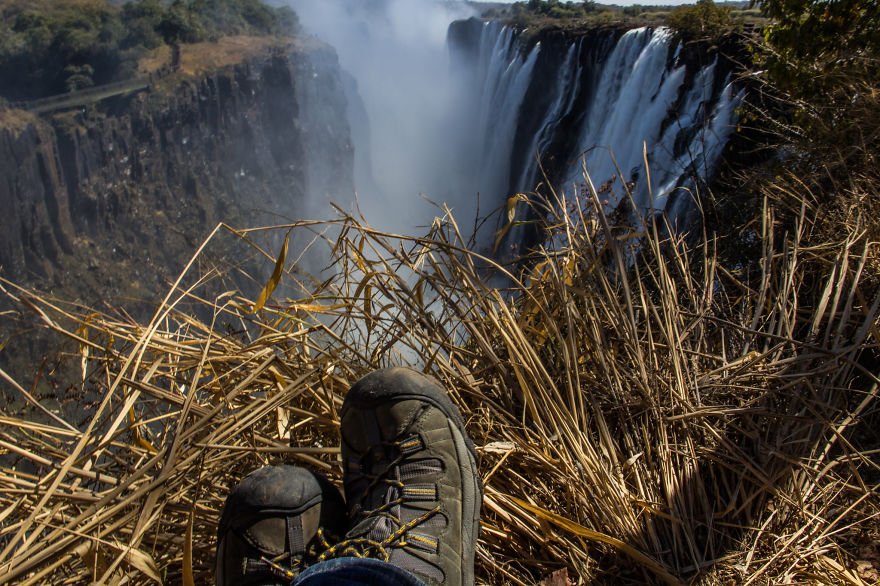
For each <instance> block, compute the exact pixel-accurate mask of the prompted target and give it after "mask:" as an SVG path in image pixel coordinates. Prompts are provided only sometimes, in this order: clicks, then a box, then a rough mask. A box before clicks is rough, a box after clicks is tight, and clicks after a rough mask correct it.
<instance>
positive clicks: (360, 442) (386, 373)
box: [216, 368, 482, 586]
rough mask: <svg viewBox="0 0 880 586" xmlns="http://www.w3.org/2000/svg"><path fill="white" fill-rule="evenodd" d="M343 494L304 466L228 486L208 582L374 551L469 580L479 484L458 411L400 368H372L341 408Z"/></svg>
mask: <svg viewBox="0 0 880 586" xmlns="http://www.w3.org/2000/svg"><path fill="white" fill-rule="evenodd" d="M340 428H341V435H342V464H343V485H344V492H345V497H344V500H343V496H342V495H341V494H340V492H339V490H338V489H337V488H336V487H334V486H333V485H332V484H330V483H329V482H328V481H327V480H326V479H324V478H323V477H321V476H318V475H316V474H314V473H312V472H310V471H308V470H306V469H304V468H298V467H293V466H269V467H265V468H261V469H259V470H257V471H255V472H253V473H251V474H250V475H248V476H247V477H246V478H245V479H244V480H242V482H241V483H240V484H238V485H237V486H236V487H235V488H234V489H233V490H232V492H231V493H230V494H229V496H228V498H227V500H226V504H225V506H224V508H223V514H222V517H221V520H220V527H219V530H218V540H217V564H216V580H217V584H218V585H220V586H226V585H227V584H229V585H231V584H240V585H244V584H273V583H278V584H289V583H290V580H291V579H292V578H293V577H295V576H296V574H298V573H299V572H300V571H301V570H303V569H304V568H306V567H308V566H310V565H312V564H315V563H318V562H321V561H324V560H327V559H331V558H339V557H370V558H375V559H379V560H382V561H385V562H388V563H391V564H393V565H395V566H397V567H399V568H402V569H404V570H407V571H409V572H410V573H412V574H414V575H415V576H416V577H418V578H419V579H421V580H422V581H424V582H426V583H427V584H431V585H434V584H438V585H439V584H443V585H453V584H455V585H460V584H472V583H473V582H474V574H473V570H474V552H475V546H476V541H477V534H478V531H479V517H480V503H481V501H482V487H481V483H480V477H479V473H478V471H477V464H476V455H475V452H474V447H473V444H472V443H471V441H470V439H469V438H468V437H467V433H466V432H465V429H464V421H463V420H462V417H461V415H460V414H459V411H458V409H457V408H456V407H455V405H453V404H452V402H451V401H450V400H449V397H448V396H447V395H446V392H445V391H444V390H443V388H442V387H440V386H439V385H438V384H437V382H436V381H434V380H433V379H431V378H428V377H426V376H424V375H422V374H420V373H418V372H416V371H414V370H411V369H408V368H390V369H386V370H380V371H376V372H373V373H371V374H369V375H367V376H366V377H364V378H362V379H361V380H360V381H358V382H357V383H356V384H355V385H354V386H353V387H352V388H351V390H350V391H349V393H348V395H347V396H346V398H345V402H344V403H343V406H342V417H341V426H340Z"/></svg>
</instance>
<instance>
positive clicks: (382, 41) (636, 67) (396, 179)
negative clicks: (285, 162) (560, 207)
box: [290, 0, 742, 249]
mask: <svg viewBox="0 0 880 586" xmlns="http://www.w3.org/2000/svg"><path fill="white" fill-rule="evenodd" d="M290 1H292V2H294V3H295V7H296V9H297V10H298V11H299V12H300V14H301V18H302V21H303V23H304V24H305V25H306V26H307V27H308V28H309V29H310V30H312V32H315V33H317V34H318V35H319V36H321V37H323V38H324V39H325V40H327V41H329V42H330V43H331V44H332V45H333V46H334V47H336V49H337V51H338V53H339V56H340V61H341V63H342V66H343V67H344V68H345V69H347V70H348V71H349V72H350V73H351V74H352V76H353V77H354V78H355V80H356V84H355V83H352V84H351V86H350V87H351V93H352V94H353V95H352V96H349V102H350V103H351V104H355V105H356V104H357V103H359V102H360V100H361V99H362V101H363V106H364V107H363V108H360V110H359V111H360V112H361V114H359V115H358V114H356V113H355V112H354V110H353V111H352V113H351V116H352V117H353V118H357V119H356V120H355V119H353V120H352V126H353V128H354V129H356V130H357V129H360V130H359V131H358V132H355V133H354V134H353V139H354V150H355V154H356V162H358V163H359V165H360V166H359V167H358V168H359V169H365V172H359V173H358V177H357V184H356V185H355V189H356V191H357V192H358V194H359V198H360V200H359V201H360V206H361V209H363V210H364V211H365V213H366V215H367V219H368V221H370V222H371V223H373V224H374V225H377V226H379V227H382V228H385V229H389V230H402V231H407V232H408V231H412V230H414V229H417V228H416V227H417V226H420V225H421V226H424V225H427V224H430V223H431V221H432V218H433V216H435V215H437V214H438V210H437V208H436V207H434V206H432V205H429V204H427V203H426V202H425V200H424V199H423V198H422V197H421V195H422V194H424V195H425V196H427V198H428V199H430V200H432V201H434V202H437V203H445V204H448V205H449V206H450V207H451V208H452V209H453V211H454V212H455V217H456V219H457V220H458V223H459V226H460V227H461V228H462V230H463V231H464V232H465V235H466V236H467V235H469V232H470V230H471V229H472V228H473V226H474V225H475V224H474V223H473V222H472V220H473V219H474V217H475V214H476V211H477V205H478V203H477V202H478V199H477V196H478V195H479V206H480V210H479V213H480V214H481V215H485V214H487V213H488V212H490V211H492V210H494V209H497V208H499V207H501V206H503V204H504V202H505V201H506V200H507V198H508V197H509V196H511V195H512V194H515V193H518V192H526V193H528V192H531V191H533V190H534V189H535V187H536V185H537V184H538V183H539V182H540V181H543V180H544V176H543V174H542V171H543V170H544V169H549V171H548V173H549V174H550V175H549V177H548V179H550V180H551V181H552V182H553V183H554V184H555V187H556V188H557V191H563V192H565V193H566V195H567V196H569V198H570V196H572V195H577V196H581V195H582V194H583V190H584V180H583V174H582V168H583V165H584V164H585V165H586V169H587V170H588V171H589V173H590V177H591V178H592V181H593V183H594V185H595V186H596V187H597V188H601V191H602V197H603V199H604V200H606V201H607V207H608V208H609V209H611V208H613V207H614V206H616V205H617V204H618V202H619V201H620V200H621V199H622V198H623V197H624V188H623V187H624V182H625V183H626V185H627V186H628V187H629V188H630V189H631V192H632V195H633V199H634V202H635V204H636V206H637V207H639V208H642V209H644V210H648V209H654V210H658V211H660V210H666V211H667V212H672V213H678V211H679V208H678V207H677V208H676V209H675V210H673V209H671V208H669V206H668V202H669V201H670V200H672V201H674V202H676V206H682V207H685V204H683V203H682V201H683V200H686V199H687V198H671V195H672V194H674V193H675V192H676V190H681V189H687V188H688V187H690V186H692V185H693V182H692V180H693V178H698V179H706V178H709V177H710V176H711V174H712V172H713V170H714V168H715V166H716V164H717V161H718V159H719V157H720V154H721V151H722V150H723V148H724V146H725V145H726V144H727V141H728V139H729V136H730V132H731V130H732V128H733V127H734V123H735V120H736V113H735V112H736V107H737V105H738V104H739V102H740V100H741V99H742V92H741V91H739V90H737V89H736V88H734V87H733V86H732V85H730V84H729V83H727V81H726V80H722V79H716V77H717V76H720V75H726V73H724V71H723V70H724V69H725V68H724V67H718V65H717V63H712V64H710V65H707V66H705V67H702V68H699V69H697V70H696V71H694V70H693V68H694V65H693V64H692V65H691V66H690V67H691V70H688V68H687V66H686V64H684V63H683V61H684V60H683V59H679V58H678V57H679V56H678V51H680V50H681V49H680V47H678V46H677V43H676V42H675V40H674V38H673V35H672V33H671V32H670V31H669V30H668V29H664V28H659V29H656V30H652V29H647V28H641V29H636V30H631V31H628V32H626V33H621V32H620V31H613V30H605V31H598V32H595V34H592V33H588V34H587V35H577V34H575V35H571V36H570V37H565V36H563V37H557V38H555V40H553V41H552V43H550V41H548V42H547V43H542V42H537V43H534V44H532V45H529V46H528V47H525V45H524V43H523V42H521V40H520V38H519V34H518V33H517V32H516V31H515V30H513V29H512V28H510V27H507V26H504V25H503V24H502V23H499V22H483V21H478V20H474V19H472V20H469V21H460V22H457V23H456V24H455V25H453V28H449V31H450V32H449V37H448V41H447V42H448V44H449V50H451V51H452V53H453V55H452V57H453V58H452V60H451V61H450V60H449V59H448V55H447V52H446V49H445V48H444V36H443V34H442V31H445V30H446V29H447V28H448V27H449V23H450V22H451V21H452V20H454V19H456V18H461V17H462V16H467V14H466V11H467V10H469V9H468V8H466V7H465V5H464V4H462V3H458V2H444V3H435V2H428V1H422V2H419V1H416V0H373V1H372V2H369V3H361V2H357V1H348V2H346V1H344V0H322V2H320V3H315V2H310V1H308V0H290ZM463 11H464V12H463ZM456 27H458V28H457V29H456V30H457V32H455V34H453V29H455V28H456ZM454 37H455V38H454ZM560 38H561V40H560ZM545 40H546V39H545ZM725 84H726V87H724V86H725ZM720 88H724V89H723V91H719V90H720ZM354 92H356V95H355V94H354ZM645 152H647V161H648V164H649V169H650V184H649V181H648V177H649V173H648V172H647V170H646V169H645V158H646V157H645V154H644V153H645ZM547 156H550V157H551V158H552V159H553V162H552V165H550V166H549V167H547V166H543V167H542V166H539V160H544V158H545V157H547ZM340 199H343V198H342V197H341V198H340ZM493 227H494V226H487V231H488V230H491V229H492V228H493ZM492 236H493V234H489V233H484V234H480V235H478V241H479V244H481V245H482V247H483V248H484V249H485V248H486V247H488V246H489V243H491V242H492V241H493V238H492ZM511 240H512V241H513V242H516V238H515V236H514V237H513V238H511ZM514 248H516V246H514Z"/></svg>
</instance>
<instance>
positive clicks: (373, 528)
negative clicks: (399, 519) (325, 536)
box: [348, 515, 398, 543]
mask: <svg viewBox="0 0 880 586" xmlns="http://www.w3.org/2000/svg"><path fill="white" fill-rule="evenodd" d="M397 527H398V526H397V524H396V523H394V521H392V520H391V519H389V518H388V517H385V516H382V515H376V516H375V517H367V518H366V519H364V520H363V521H361V522H360V523H358V524H357V525H355V526H354V527H353V528H352V529H351V531H349V532H348V536H349V539H351V538H358V539H369V540H371V541H378V542H380V543H381V542H384V541H385V540H386V539H388V537H389V536H390V535H391V534H392V533H394V532H395V531H396V530H397Z"/></svg>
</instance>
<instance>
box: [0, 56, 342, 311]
mask: <svg viewBox="0 0 880 586" xmlns="http://www.w3.org/2000/svg"><path fill="white" fill-rule="evenodd" d="M5 116H6V117H7V118H8V117H9V116H10V112H6V114H5ZM21 118H24V119H25V120H26V121H25V122H21V121H20V120H19V123H18V124H15V125H8V124H7V125H4V126H3V127H2V128H0V209H2V210H4V212H5V215H4V218H3V219H2V227H3V228H2V230H0V274H2V275H3V276H4V277H6V278H8V279H10V280H13V281H16V282H19V283H25V284H28V285H33V286H36V287H38V288H40V289H43V290H52V291H55V292H60V293H63V294H64V296H65V297H79V298H81V299H87V300H89V302H95V301H97V300H99V299H100V298H101V297H103V298H109V299H111V300H117V299H119V298H125V297H128V296H134V297H141V298H150V297H155V295H156V294H157V293H160V292H162V291H164V290H165V289H166V288H167V284H168V282H169V280H171V279H172V278H173V276H174V275H176V274H177V272H178V271H180V270H181V268H182V267H183V266H184V264H185V263H186V261H187V259H188V258H189V256H190V255H191V254H192V253H193V252H194V250H195V248H196V247H197V246H198V245H199V244H200V243H201V242H202V240H203V239H204V238H205V236H206V235H208V234H209V233H210V232H211V230H213V228H214V227H215V226H216V225H217V223H218V222H226V223H228V224H230V225H233V226H237V227H249V226H257V225H267V224H277V223H282V222H288V221H292V220H296V219H301V218H305V217H310V216H313V215H316V214H321V213H322V214H323V215H326V210H327V202H328V201H329V200H333V201H340V199H344V198H345V197H348V196H349V195H350V194H351V192H352V190H353V187H352V181H353V180H352V166H353V150H352V146H351V138H350V131H349V127H348V122H347V119H346V102H345V97H344V92H343V91H342V78H341V72H340V70H339V67H338V63H337V60H336V56H335V53H334V52H333V51H332V49H329V48H327V47H323V46H321V47H317V48H310V49H308V50H306V49H296V50H295V49H292V48H285V49H284V50H276V51H274V52H272V53H267V54H265V55H262V56H260V57H255V58H251V59H248V60H246V61H244V62H242V63H239V64H237V65H233V66H228V67H225V68H221V69H218V70H215V71H213V72H211V73H210V74H205V75H202V76H198V77H194V76H190V77H188V78H184V77H182V76H178V77H176V78H172V79H167V80H164V81H163V82H162V84H161V85H159V86H155V87H153V88H151V89H150V90H149V91H146V92H140V93H138V94H135V95H132V96H128V97H120V98H113V99H111V100H106V101H104V102H102V103H100V104H98V105H95V106H90V107H87V108H82V109H78V110H76V111H67V112H62V113H55V114H52V115H48V116H43V117H42V118H39V119H37V118H35V117H29V116H28V117H25V116H24V115H22V116H21ZM322 210H323V211H322Z"/></svg>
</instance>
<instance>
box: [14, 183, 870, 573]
mask: <svg viewBox="0 0 880 586" xmlns="http://www.w3.org/2000/svg"><path fill="white" fill-rule="evenodd" d="M594 197H595V194H594ZM595 201H596V200H595V199H594V200H593V205H592V209H593V213H591V214H583V213H581V212H580V211H579V210H577V209H574V208H571V207H568V208H567V206H566V205H565V202H560V204H561V205H560V209H569V212H568V213H564V214H561V215H558V216H557V217H556V218H555V220H554V226H553V230H554V233H555V234H556V235H557V236H556V237H555V238H552V239H550V240H549V241H548V244H547V245H546V248H545V249H543V250H542V251H540V252H539V253H537V255H536V256H535V258H533V259H532V260H531V262H530V263H529V267H530V269H529V270H528V271H527V272H526V273H524V274H513V273H512V269H510V270H506V269H505V268H503V267H500V266H497V265H495V264H494V263H493V262H491V261H490V260H489V259H486V258H483V257H480V256H479V255H478V254H476V253H474V252H471V251H469V250H468V249H467V247H466V246H465V245H464V243H463V241H462V238H461V236H460V234H459V231H458V229H457V226H456V225H455V223H454V220H453V219H452V218H451V215H448V214H447V215H445V216H444V218H443V219H437V220H436V221H435V223H434V225H433V226H432V227H431V230H430V233H429V234H428V235H427V236H425V237H422V238H416V237H409V236H401V235H392V234H385V233H380V232H377V231H375V230H373V229H371V228H370V227H369V226H367V225H365V224H364V223H363V222H361V221H359V220H357V219H355V218H352V217H344V218H342V219H341V220H339V221H336V222H330V223H327V224H316V223H301V224H296V225H292V226H280V227H276V228H274V230H275V231H277V233H278V235H279V236H282V235H283V234H284V233H285V232H286V231H288V230H293V232H294V236H295V235H296V234H297V233H302V232H316V233H320V234H323V237H321V238H316V239H314V242H315V246H323V245H324V243H325V242H326V245H327V247H328V248H329V250H330V252H329V255H330V257H331V267H332V271H331V273H332V274H330V276H327V277H326V278H325V279H324V280H322V281H314V282H312V281H304V279H303V278H302V277H301V276H300V275H299V274H298V273H297V272H296V271H295V270H294V267H293V264H294V263H295V261H291V262H288V263H287V265H286V268H285V271H284V274H283V275H282V284H281V286H280V287H279V288H278V289H276V291H275V294H274V297H275V299H272V298H269V299H268V300H267V301H266V303H265V306H264V307H263V308H262V309H261V310H259V311H257V312H256V313H253V312H252V309H253V307H254V306H253V300H250V299H245V298H243V297H241V296H239V295H238V294H236V293H235V292H229V293H225V294H222V295H219V296H216V298H215V299H214V300H213V301H205V300H203V299H201V297H200V292H201V287H202V286H203V284H204V282H205V280H204V279H201V278H198V279H190V280H186V279H184V278H183V277H182V278H181V279H180V280H179V281H178V282H177V283H176V284H175V286H174V287H173V288H172V289H171V290H170V291H169V293H168V295H167V297H166V298H165V299H164V300H163V302H162V303H161V304H160V305H159V307H158V309H157V311H156V313H155V315H154V317H153V319H152V320H150V321H149V323H146V324H139V323H136V322H135V321H133V320H128V319H120V318H116V317H112V316H110V315H97V314H87V313H86V312H84V311H82V310H80V309H78V308H76V307H71V306H68V305H65V304H62V303H60V302H57V301H54V300H52V299H50V298H47V297H45V296H40V295H38V294H36V293H34V292H30V291H24V290H22V289H20V288H16V287H15V286H13V285H12V284H10V283H8V282H4V283H3V287H4V288H5V290H6V292H7V295H9V296H10V297H12V298H13V299H14V300H15V301H16V302H17V303H19V304H21V305H23V306H25V307H27V308H29V310H30V311H31V312H32V313H33V314H34V315H35V316H36V317H37V318H38V319H39V320H40V322H41V323H42V326H43V327H45V328H48V329H50V330H53V331H56V332H58V333H59V334H61V335H63V336H65V337H67V338H68V339H70V340H73V341H75V343H76V345H77V346H78V348H79V351H78V353H75V354H72V355H71V356H70V357H69V359H70V360H71V361H74V364H79V365H81V368H82V370H83V378H84V381H85V382H84V383H83V384H84V385H87V386H89V387H91V388H96V389H98V390H99V391H100V393H101V397H102V401H101V402H100V404H99V405H98V406H97V407H96V408H95V409H94V411H93V412H90V413H89V419H88V421H87V423H86V424H85V425H84V426H82V427H76V426H74V425H71V424H69V423H68V422H66V421H64V420H61V419H60V418H59V417H58V416H57V415H55V414H54V413H51V412H50V413H42V414H41V413H39V412H38V410H37V409H34V410H32V412H33V415H31V416H27V417H22V416H16V415H14V414H5V415H4V417H3V418H2V420H0V442H2V443H0V450H3V452H4V453H5V456H4V458H3V460H2V462H3V469H2V470H0V502H2V505H3V506H2V511H3V512H2V513H0V527H2V528H0V582H8V581H16V582H19V583H22V584H37V583H47V582H51V583H83V584H85V583H91V582H100V583H104V582H107V583H123V582H125V583H135V584H140V583H152V582H154V581H158V580H161V581H162V582H164V583H178V582H181V580H182V579H183V577H184V576H185V575H187V576H189V574H190V572H192V576H193V577H194V580H195V582H196V583H209V582H210V581H211V568H212V563H213V547H214V531H215V528H216V523H217V520H218V515H219V510H220V508H221V506H222V503H223V499H224V497H225V495H226V493H227V491H228V489H229V488H230V487H231V486H232V485H233V484H234V483H235V482H237V481H238V480H239V479H240V478H241V477H242V476H243V475H244V474H245V473H246V472H248V471H250V470H251V469H254V468H256V467H258V466H260V465H263V464H267V463H280V462H292V463H298V464H303V465H307V466H311V467H313V468H315V469H318V470H321V471H323V472H325V473H327V474H329V475H330V476H331V478H333V479H335V480H337V481H338V480H339V474H340V472H339V467H338V464H337V458H338V449H337V446H338V424H339V418H338V412H339V408H340V406H341V403H342V399H343V397H344V396H345V392H346V389H347V388H348V387H349V385H350V384H352V383H353V382H354V381H355V380H357V379H358V378H359V377H360V376H362V375H364V374H366V373H367V372H369V371H370V370H372V369H374V368H377V367H382V366H387V365H391V364H401V363H412V364H415V365H416V366H417V367H419V368H421V369H423V370H425V371H426V372H429V373H431V374H433V375H434V376H436V377H437V378H438V379H439V380H441V381H442V382H443V383H444V384H445V385H446V386H447V388H449V389H450V392H451V396H452V397H453V399H454V401H455V402H456V403H457V404H458V405H459V406H460V407H461V408H462V411H463V413H464V414H465V417H466V419H467V422H468V428H469V431H470V433H471V435H472V437H473V439H474V441H475V443H476V445H477V446H478V451H479V453H480V455H481V466H480V469H481V474H482V476H483V481H484V483H485V500H484V505H483V528H482V535H481V540H480V543H479V549H478V566H479V567H478V576H479V579H480V580H481V581H483V582H486V583H492V584H501V583H507V584H533V583H535V582H537V581H539V580H540V579H541V578H542V577H543V576H546V575H548V574H550V573H551V572H553V571H555V570H558V569H560V568H568V570H569V575H570V576H571V577H572V578H573V579H574V580H576V581H577V582H578V583H588V582H589V583H613V584H626V583H639V584H642V583H666V584H683V583H686V582H687V583H703V584H716V583H726V584H729V583H749V584H751V583H762V584H766V583H782V582H786V583H794V582H802V583H826V584H863V583H864V582H863V581H862V579H861V578H860V576H859V574H858V572H857V570H856V569H855V568H856V566H855V560H854V558H853V549H852V547H851V543H852V541H853V539H855V537H854V536H855V535H857V534H863V533H865V532H870V531H876V516H877V514H878V511H880V508H878V505H880V502H878V492H877V479H878V475H877V471H878V465H877V459H876V455H877V454H876V450H875V451H870V450H865V449H864V448H862V447H860V445H859V443H858V442H859V437H860V434H861V433H863V432H864V428H865V426H866V425H869V423H868V422H869V421H870V420H871V417H872V416H873V415H872V414H873V412H874V411H875V409H876V395H877V389H878V386H877V385H878V378H877V376H876V373H875V372H874V370H873V369H872V368H871V366H870V365H871V362H870V360H872V359H873V358H874V356H875V353H876V348H877V341H878V336H877V333H878V332H877V311H878V306H880V297H878V296H877V294H876V292H875V291H874V290H872V289H871V288H870V287H868V286H866V285H865V283H864V282H865V279H866V275H865V270H864V269H865V267H866V266H867V265H868V259H870V258H872V257H873V256H874V255H875V254H876V250H875V246H876V245H875V244H874V243H871V242H868V241H866V240H865V239H864V238H863V237H862V236H861V235H860V232H859V230H857V229H854V230H852V231H850V232H847V233H843V234H841V235H840V239H839V241H837V242H828V243H825V244H823V245H822V246H806V245H804V244H803V243H802V241H801V238H800V236H801V233H800V229H799V228H798V229H795V230H794V231H793V232H790V233H787V234H785V235H784V237H780V236H779V235H778V234H776V231H775V229H774V228H775V220H774V216H773V212H772V210H771V209H770V208H769V207H768V208H767V209H766V210H765V214H764V218H763V220H764V222H763V228H762V230H761V231H760V234H759V237H760V240H761V242H762V245H763V251H764V252H763V256H762V258H761V259H760V263H759V266H760V268H759V270H757V271H756V272H755V273H754V274H750V273H748V272H747V271H743V270H742V269H741V268H739V267H733V266H722V264H721V263H719V261H718V260H717V258H716V255H715V253H714V244H715V242H714V238H712V237H708V236H705V235H704V236H703V237H702V238H694V239H688V240H686V239H683V238H670V237H668V236H664V234H665V233H666V231H665V230H663V229H662V226H658V225H654V224H647V225H645V226H644V227H643V228H641V229H639V230H635V229H630V228H623V227H620V226H613V225H611V223H610V220H609V219H608V218H606V217H605V216H604V215H603V214H602V212H601V207H600V206H598V205H596V204H595ZM587 206H588V207H590V203H589V202H588V203H587ZM799 225H800V224H799ZM226 229H227V228H226V227H222V226H221V227H218V229H217V230H215V232H214V233H213V234H212V236H211V237H210V238H209V239H208V241H207V242H206V243H205V246H210V243H211V241H212V239H213V238H215V237H216V236H217V234H218V233H219V232H220V231H222V230H226ZM263 231H265V230H263ZM254 232H255V231H248V232H238V233H237V234H238V235H239V236H240V237H241V238H242V239H243V240H244V241H248V242H249V241H251V237H252V236H253V235H254ZM329 234H333V236H332V238H330V237H329V236H328V235H329ZM692 241H697V242H698V244H697V245H694V244H689V242H692ZM636 242H637V243H638V248H636V247H634V246H633V244H634V243H636ZM204 248H205V247H204V246H203V248H202V249H200V250H199V251H198V252H197V253H196V255H195V257H194V259H193V263H191V264H190V265H189V266H188V267H187V270H186V271H185V274H186V273H187V272H189V271H192V270H194V268H193V267H195V266H196V265H197V262H196V261H197V260H198V259H199V257H200V255H201V254H202V251H203V249H204ZM264 254H265V253H264ZM294 256H295V255H294ZM265 257H266V266H267V272H269V271H271V267H273V266H274V265H275V264H276V259H275V258H272V255H269V254H265ZM282 264H283V263H282ZM190 282H192V283H194V284H192V285H185V284H184V283H190ZM490 282H491V283H495V284H498V283H504V288H497V287H492V286H490V285H489V284H488V283H490ZM285 284H286V286H288V287H291V288H288V289H287V290H288V291H291V290H294V288H295V289H296V290H298V291H303V290H306V291H308V293H307V294H302V295H299V296H298V298H297V299H295V300H288V301H279V300H277V297H278V296H279V295H280V292H281V291H283V290H284V286H285ZM273 288H274V286H273ZM184 302H196V303H198V304H201V305H202V307H203V309H208V310H210V313H209V314H208V315H209V316H210V317H209V318H208V319H196V318H195V317H193V315H192V314H191V313H190V312H184V311H179V309H178V308H179V307H182V304H183V303H184ZM6 379H7V383H9V384H10V385H13V384H14V383H13V381H11V380H9V377H6ZM15 386H16V388H19V389H20V390H19V391H18V392H20V393H22V394H25V393H27V391H26V389H25V388H20V387H17V385H15ZM33 401H34V402H36V401H37V400H36V399H35V398H33ZM10 462H15V464H14V465H13V464H11V463H10ZM190 560H191V562H190ZM190 564H191V565H190Z"/></svg>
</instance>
